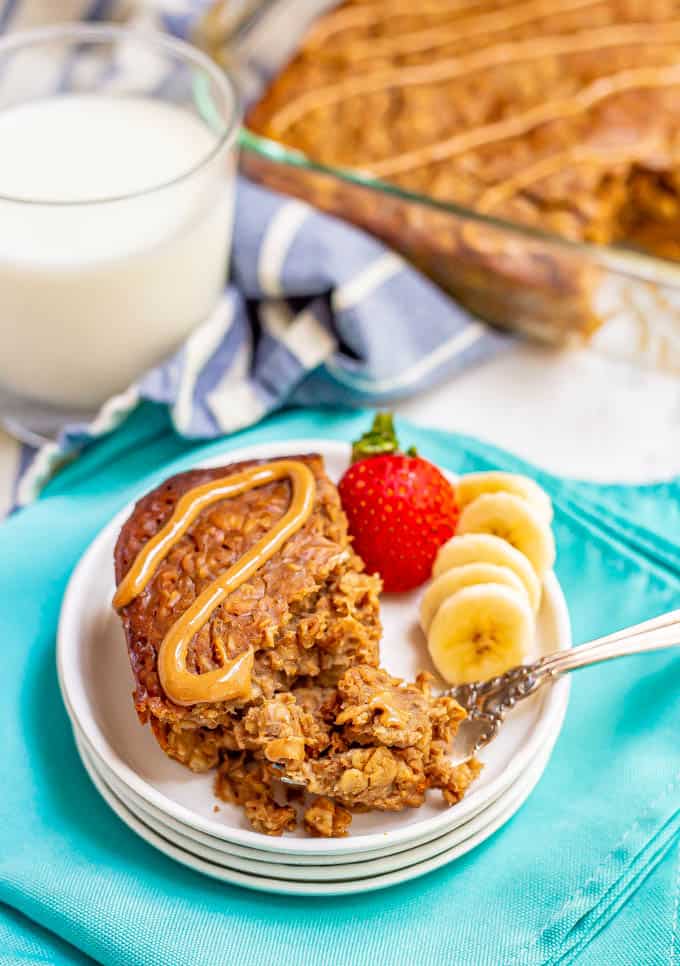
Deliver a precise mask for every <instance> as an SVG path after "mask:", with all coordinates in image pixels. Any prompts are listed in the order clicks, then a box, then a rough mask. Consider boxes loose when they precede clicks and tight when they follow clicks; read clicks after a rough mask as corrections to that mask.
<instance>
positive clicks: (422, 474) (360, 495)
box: [339, 413, 458, 591]
mask: <svg viewBox="0 0 680 966" xmlns="http://www.w3.org/2000/svg"><path fill="white" fill-rule="evenodd" d="M352 457H353V460H354V462H353V463H352V465H351V466H350V468H349V469H348V470H347V472H346V473H345V475H344V476H343V478H342V479H341V480H340V486H339V489H340V498H341V500H342V505H343V508H344V510H345V513H346V514H347V519H348V521H349V530H350V533H351V534H352V536H353V537H354V548H355V549H356V551H357V553H358V554H359V555H360V556H361V557H362V558H363V561H364V563H365V564H366V569H367V570H368V572H369V573H378V574H380V576H381V577H382V580H383V586H384V588H385V590H387V591H405V590H412V589H413V588H414V587H418V586H419V585H420V584H422V583H424V582H425V581H426V580H427V579H428V577H429V576H430V575H431V573H432V564H433V563H434V558H435V555H436V553H437V550H438V549H439V547H441V545H442V544H443V543H444V542H445V541H446V540H448V539H449V537H452V536H453V533H454V531H455V529H456V523H457V521H458V507H457V506H456V498H455V494H454V491H453V487H452V486H451V484H450V483H449V481H448V480H447V479H446V477H445V476H443V475H442V474H441V473H440V472H439V470H438V469H437V467H436V466H433V464H432V463H429V462H428V461H427V460H424V459H422V458H421V457H420V456H417V455H416V454H415V451H413V450H409V451H408V453H400V452H399V451H398V444H397V438H396V436H395V433H394V427H393V423H392V416H391V415H390V414H389V413H378V414H377V415H376V417H375V420H374V422H373V427H372V428H371V430H370V431H369V432H368V433H365V434H364V435H363V436H362V437H361V439H360V440H358V442H356V443H355V444H354V446H353V448H352Z"/></svg>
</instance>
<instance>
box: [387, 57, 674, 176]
mask: <svg viewBox="0 0 680 966" xmlns="http://www.w3.org/2000/svg"><path fill="white" fill-rule="evenodd" d="M675 84H680V65H677V64H676V65H674V66H672V67H667V68H663V67H661V68H659V67H640V68H634V69H631V70H623V71H620V72H619V73H618V74H611V75H610V76H608V77H600V78H598V79H597V80H596V81H593V82H592V83H591V84H588V85H586V86H585V87H583V88H582V89H581V90H580V91H577V93H576V94H574V95H573V96H571V97H564V98H559V99H556V100H553V101H545V102H544V103H543V104H538V105H537V106H536V107H533V108H531V109H530V110H528V111H525V112H524V114H518V115H516V116H515V117H510V118H507V119H505V120H502V121H496V122H494V123H492V124H486V125H484V126H482V127H479V128H477V129H476V130H471V131H466V132H465V133H464V134H456V135H454V136H453V137H450V138H446V140H444V141H437V142H435V143H434V144H429V145H426V146H425V147H423V148H418V149H416V150H415V151H408V152H405V153H404V154H402V155H400V156H398V157H396V158H388V159H386V160H385V161H379V162H377V163H375V164H372V165H370V171H371V172H372V173H373V174H374V175H376V176H377V177H386V176H390V175H395V174H402V173H403V172H404V171H410V170H412V169H413V168H420V167H423V165H426V164H434V163H436V162H438V161H445V160H448V159H450V158H451V157H454V156H455V155H459V154H464V153H465V152H466V151H470V150H472V149H473V148H479V147H483V146H486V145H489V144H494V143H497V142H499V141H507V140H510V139H511V138H515V137H520V136H521V135H523V134H527V133H528V132H529V131H531V130H532V129H533V128H536V127H538V126H539V125H541V124H548V123H549V122H551V121H558V120H564V119H565V118H568V117H575V116H576V115H578V114H581V113H583V112H584V111H586V110H588V109H589V108H591V107H594V105H595V104H597V103H598V102H600V101H603V100H606V99H607V98H608V97H613V96H614V95H615V94H623V93H626V92H627V91H632V90H644V89H645V88H656V87H671V86H673V85H675Z"/></svg>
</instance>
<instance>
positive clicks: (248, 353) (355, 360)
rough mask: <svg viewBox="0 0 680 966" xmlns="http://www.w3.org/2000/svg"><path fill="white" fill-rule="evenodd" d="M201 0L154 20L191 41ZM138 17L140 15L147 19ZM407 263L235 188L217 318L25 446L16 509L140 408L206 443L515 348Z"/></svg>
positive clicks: (280, 203) (288, 204)
mask: <svg viewBox="0 0 680 966" xmlns="http://www.w3.org/2000/svg"><path fill="white" fill-rule="evenodd" d="M205 7H206V0H175V2H172V0H159V2H158V3H156V4H153V5H151V4H147V5H146V7H145V11H144V12H145V17H144V19H145V21H146V23H147V24H148V21H149V17H153V22H154V23H155V24H156V25H158V26H161V27H163V28H164V29H169V30H172V31H173V32H174V33H179V34H184V35H186V34H188V33H189V32H190V31H191V28H192V25H193V23H194V22H195V19H196V17H198V16H199V15H200V13H202V12H203V10H204V9H205ZM130 8H131V4H130V3H129V2H123V3H121V2H116V0H109V2H107V0H89V2H84V0H54V3H52V4H50V5H49V14H48V15H47V17H46V5H45V4H44V2H42V0H0V28H1V29H3V30H12V29H16V28H19V27H21V28H25V27H27V26H33V25H35V24H36V23H38V22H41V23H44V22H45V20H46V19H49V20H50V21H55V20H74V19H78V18H80V19H90V20H91V19H109V18H111V17H112V16H114V15H115V16H120V15H121V13H123V12H125V13H127V12H129V10H130ZM138 12H139V11H138ZM0 311H1V308H0ZM507 338H508V337H506V336H503V335H501V334H499V333H497V332H494V331H493V330H490V329H488V328H487V327H486V326H485V325H483V324H482V323H480V322H479V321H477V320H476V319H474V318H472V317H470V315H469V314H468V313H467V312H465V311H464V310H463V309H461V308H460V307H459V306H457V305H456V304H455V303H454V302H453V301H452V300H451V299H450V298H448V297H447V296H446V295H444V294H443V293H442V292H441V291H440V290H439V289H438V288H436V287H435V286H434V285H433V284H432V283H431V282H429V281H428V280H427V279H425V278H424V277H423V276H422V275H420V274H419V273H418V272H416V271H415V270H414V269H413V268H411V267H410V266H408V264H407V263H405V262H404V261H403V260H402V259H401V258H400V257H399V256H398V255H396V254H394V253H392V252H390V251H388V250H387V249H385V247H384V246H383V245H381V244H380V243H379V242H377V241H376V240H375V239H373V238H371V237H370V236H368V235H366V234H364V233H363V232H361V231H359V230H357V229H354V228H352V227H350V226H349V225H346V224H344V223H342V222H340V221H338V220H336V219H333V218H330V217H328V216H325V215H322V214H320V213H319V212H317V211H315V210H314V209H313V208H310V207H309V206H307V205H305V204H302V203H301V202H299V201H294V200H291V199H287V198H284V197H282V196H278V195H275V194H273V193H271V192H269V191H267V190H265V189H264V188H262V187H260V186H257V185H254V184H252V183H250V182H248V181H246V180H245V179H241V180H240V181H239V186H238V192H237V203H236V215H235V226H234V249H233V255H232V266H231V277H230V281H229V284H228V286H227V288H226V289H225V292H224V296H223V298H222V300H221V302H220V304H219V305H218V306H217V307H216V309H215V311H214V313H213V314H212V316H211V317H210V318H208V319H206V320H205V322H204V323H203V324H202V325H200V326H199V327H198V328H197V329H195V330H194V332H193V333H192V335H191V336H190V337H189V339H188V340H187V341H186V343H185V344H184V345H183V346H182V347H181V348H180V350H179V351H178V352H177V353H176V354H175V355H174V356H173V357H172V358H170V359H168V360H166V361H165V362H164V363H163V364H162V365H160V366H158V367H157V368H156V369H153V370H152V371H150V372H147V373H146V374H145V375H144V376H143V377H142V378H141V379H140V380H138V381H137V382H136V383H135V384H134V385H132V386H130V388H129V389H128V390H127V391H126V392H124V393H122V394H121V395H119V396H116V397H115V398H113V399H110V400H109V401H108V402H107V403H106V404H105V405H104V406H103V407H102V409H101V410H100V412H99V414H98V415H97V417H96V418H95V419H94V420H92V421H91V422H89V423H80V424H74V425H68V426H65V427H63V429H62V432H61V433H60V435H59V437H58V439H57V440H56V442H54V443H50V444H47V445H45V446H43V447H41V448H40V449H37V450H31V449H30V448H29V447H26V448H25V450H24V452H23V454H22V459H21V464H20V465H21V472H20V474H19V479H18V481H17V487H16V493H15V504H16V505H17V506H21V505H24V504H26V503H29V502H30V501H31V500H33V499H34V498H35V496H36V495H37V494H38V492H39V491H40V489H41V487H42V486H43V485H44V483H45V482H46V480H47V479H49V477H50V476H51V475H52V474H53V473H54V471H55V470H56V469H57V468H58V467H59V466H60V465H62V464H63V462H64V460H65V458H68V457H70V456H73V455H75V454H77V452H78V451H79V450H80V449H81V448H82V447H83V446H84V445H86V444H87V443H88V442H90V441H92V440H93V439H96V438H97V437H99V436H102V435H103V434H105V433H108V432H110V431H111V430H112V429H114V428H115V427H116V426H117V425H118V424H119V423H120V422H121V421H122V420H123V419H124V418H125V417H126V415H127V414H128V413H129V412H130V411H131V410H132V409H133V408H134V407H135V406H136V405H137V404H138V403H139V402H141V401H142V400H152V401H154V402H157V403H162V404H164V405H166V406H167V407H168V409H169V411H170V414H171V418H172V422H173V424H174V426H175V428H176V430H177V432H178V433H180V434H182V435H184V436H187V437H202V438H209V437H214V436H219V435H221V434H225V433H230V432H234V431H236V430H238V429H242V428H243V427H245V426H248V425H250V424H252V423H255V422H257V421H258V420H259V419H261V418H263V417H264V416H265V415H267V414H268V413H271V412H273V411H274V410H276V409H278V408H280V407H281V406H283V405H301V406H304V405H312V404H313V405H319V404H327V405H361V406H364V405H370V404H372V403H383V402H386V401H388V400H391V399H396V398H399V397H400V396H406V395H409V394H411V393H414V392H417V391H419V390H422V389H424V388H426V387H428V386H431V385H433V384H435V383H436V382H438V381H440V380H442V379H444V378H446V377H448V376H451V375H452V374H454V373H456V372H458V371H460V370H462V369H464V368H466V367H468V366H470V365H472V364H473V363H475V362H477V361H479V360H481V359H485V358H487V357H489V356H490V355H491V354H493V353H495V352H496V351H497V350H498V349H499V348H501V347H502V346H503V345H505V344H506V342H507Z"/></svg>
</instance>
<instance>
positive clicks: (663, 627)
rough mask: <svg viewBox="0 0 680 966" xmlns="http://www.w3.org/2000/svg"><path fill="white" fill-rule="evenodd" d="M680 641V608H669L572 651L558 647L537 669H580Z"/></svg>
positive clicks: (551, 671) (548, 671) (558, 671)
mask: <svg viewBox="0 0 680 966" xmlns="http://www.w3.org/2000/svg"><path fill="white" fill-rule="evenodd" d="M678 645H680V610H673V611H669V613H667V614H661V615H660V616H659V617H655V618H653V619H652V620H649V621H644V622H643V623H642V624H636V625H635V626H633V627H627V628H625V629H624V630H622V631H617V632H616V633H615V634H608V635H607V636H606V637H599V638H597V639H596V640H594V641H590V642H589V643H588V644H581V645H579V647H573V648H571V649H570V650H568V651H555V652H554V653H552V654H548V655H546V656H545V657H543V658H541V659H540V660H539V661H537V662H536V671H537V673H538V674H540V675H541V677H542V676H543V675H544V674H547V675H549V676H550V677H554V676H557V675H559V674H564V673H566V672H567V671H576V670H578V669H579V668H582V667H589V666H590V665H591V664H599V663H600V662H602V661H610V660H612V658H615V657H624V656H626V655H628V654H641V653H643V652H644V651H658V650H661V649H662V648H666V647H677V646H678Z"/></svg>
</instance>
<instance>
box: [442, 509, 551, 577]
mask: <svg viewBox="0 0 680 966" xmlns="http://www.w3.org/2000/svg"><path fill="white" fill-rule="evenodd" d="M457 532H458V533H491V534H494V535H495V536H497V537H502V539H503V540H507V541H508V543H510V544H512V546H513V547H515V548H516V549H517V550H519V551H520V552H521V553H523V554H524V556H525V557H527V558H528V560H529V563H530V564H531V565H532V567H533V568H534V570H535V571H536V573H537V574H538V576H539V577H542V576H543V574H545V573H546V572H547V571H548V570H550V568H551V567H552V565H553V564H554V563H555V539H554V537H553V535H552V530H551V529H550V526H549V525H548V524H547V523H546V522H545V520H544V519H543V518H542V517H541V515H540V513H539V512H538V511H537V510H535V509H534V507H533V506H531V504H530V503H527V502H526V500H523V499H522V498H521V497H519V496H513V495H512V494H511V493H486V494H484V495H483V496H478V497H477V499H476V500H473V501H472V503H470V504H468V506H466V507H465V509H464V510H463V512H462V513H461V515H460V519H459V520H458V527H457Z"/></svg>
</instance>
